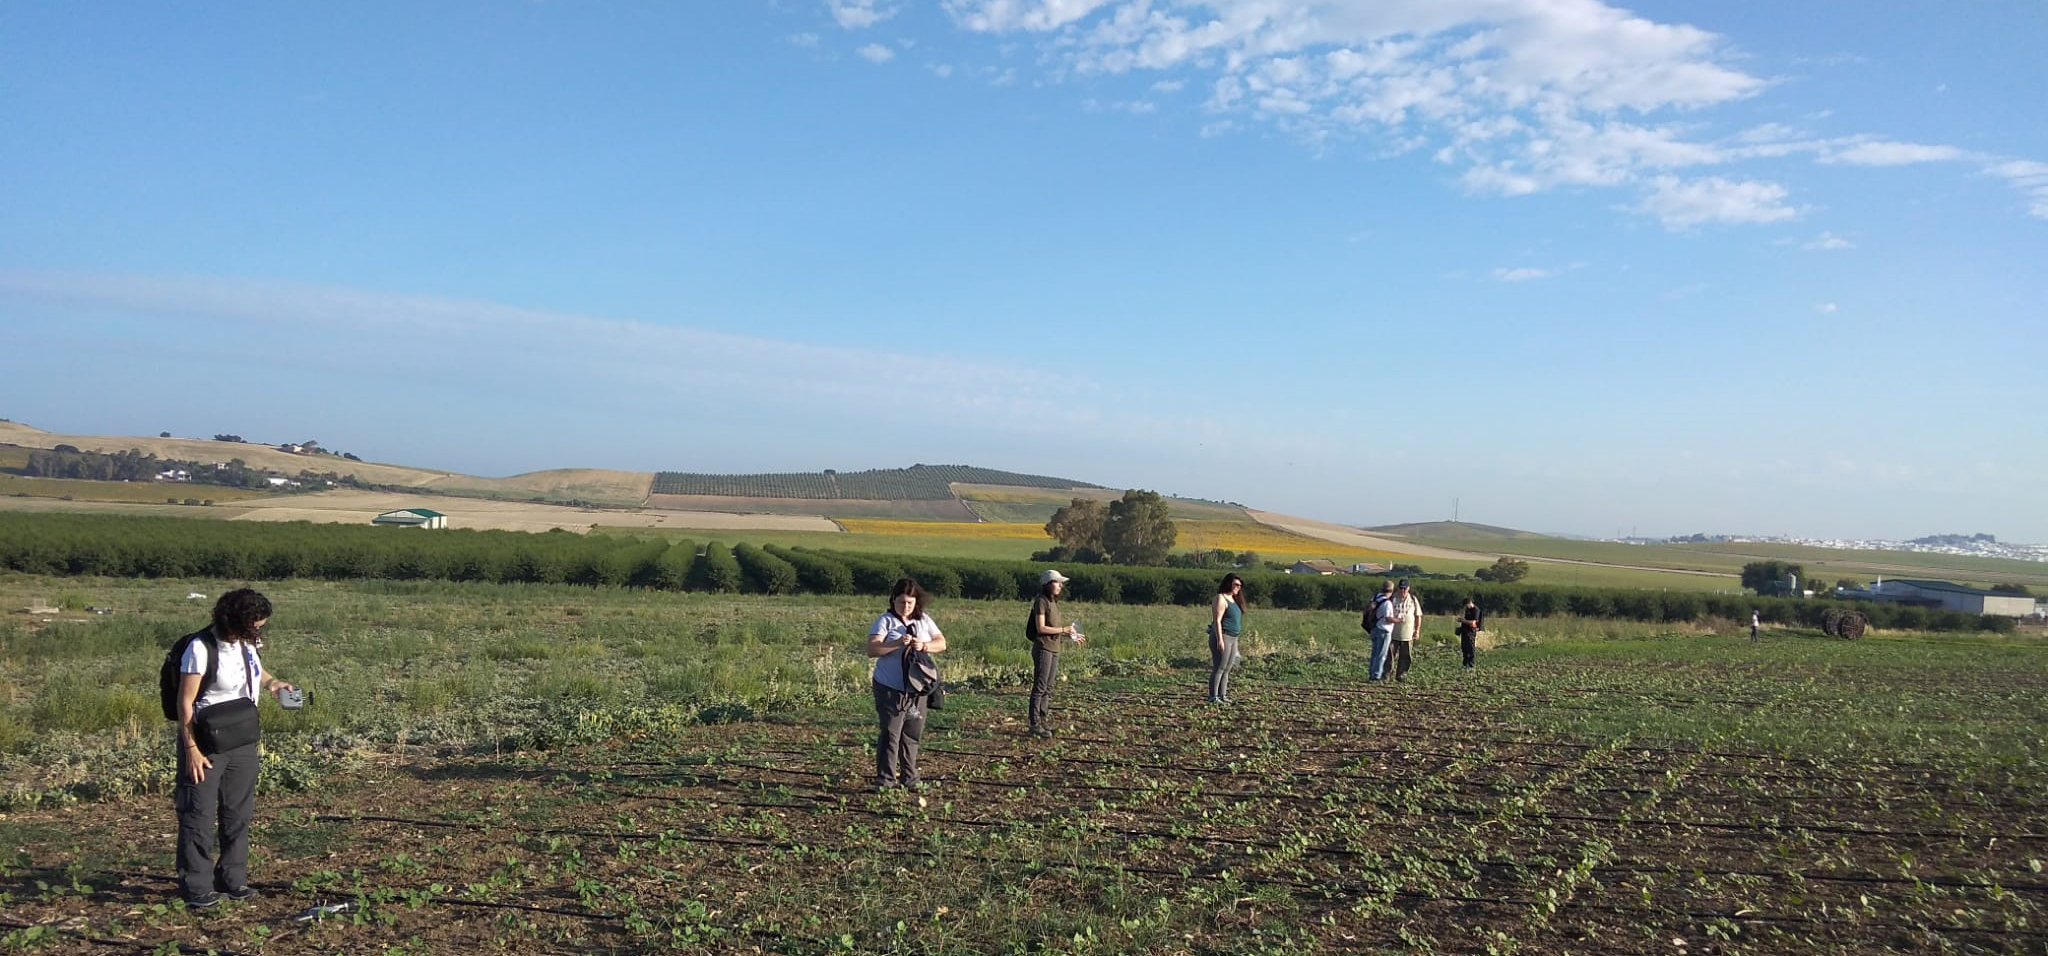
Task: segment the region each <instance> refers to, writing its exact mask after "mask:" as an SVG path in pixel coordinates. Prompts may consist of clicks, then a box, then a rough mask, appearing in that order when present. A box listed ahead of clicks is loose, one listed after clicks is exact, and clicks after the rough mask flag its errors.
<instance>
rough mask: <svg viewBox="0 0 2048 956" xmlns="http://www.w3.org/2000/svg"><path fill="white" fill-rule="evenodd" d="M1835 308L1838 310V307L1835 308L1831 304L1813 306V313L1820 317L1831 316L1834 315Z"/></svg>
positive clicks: (1824, 303) (1823, 303)
mask: <svg viewBox="0 0 2048 956" xmlns="http://www.w3.org/2000/svg"><path fill="white" fill-rule="evenodd" d="M1836 308H1838V306H1836V305H1835V304H1834V303H1833V302H1822V303H1820V304H1819V305H1816V306H1814V307H1813V311H1815V312H1818V313H1820V314H1822V315H1833V314H1834V313H1835V310H1836Z"/></svg>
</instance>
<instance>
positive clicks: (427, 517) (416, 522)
mask: <svg viewBox="0 0 2048 956" xmlns="http://www.w3.org/2000/svg"><path fill="white" fill-rule="evenodd" d="M370 523H371V524H388V525H393V526H396V527H400V528H446V527H448V516H447V515H444V514H442V513H440V512H438V511H433V510H431V509H427V508H405V509H402V510H399V511H386V512H384V513H383V514H381V515H378V516H377V517H375V518H371V519H370Z"/></svg>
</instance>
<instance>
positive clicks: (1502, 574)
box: [1472, 557, 1529, 584]
mask: <svg viewBox="0 0 2048 956" xmlns="http://www.w3.org/2000/svg"><path fill="white" fill-rule="evenodd" d="M1472 576H1473V577H1475V578H1478V579H1479V580H1481V581H1492V582H1494V583H1496V584H1513V583H1515V582H1516V581H1520V580H1521V579H1523V578H1526V577H1528V576H1529V562H1527V561H1518V560H1516V559H1514V558H1508V557H1503V558H1501V559H1500V560H1498V561H1495V562H1493V566H1492V567H1489V568H1480V569H1479V570H1477V571H1474V572H1472Z"/></svg>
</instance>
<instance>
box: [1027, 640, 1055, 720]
mask: <svg viewBox="0 0 2048 956" xmlns="http://www.w3.org/2000/svg"><path fill="white" fill-rule="evenodd" d="M1059 670H1060V655H1059V654H1058V653H1056V652H1054V651H1048V650H1046V649H1045V648H1043V647H1039V646H1038V645H1036V644H1033V645H1031V729H1032V730H1037V729H1039V728H1041V727H1046V726H1047V725H1046V722H1045V721H1046V712H1047V711H1048V710H1051V709H1052V683H1053V681H1055V680H1057V679H1058V678H1059Z"/></svg>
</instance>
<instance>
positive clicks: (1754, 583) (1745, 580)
mask: <svg viewBox="0 0 2048 956" xmlns="http://www.w3.org/2000/svg"><path fill="white" fill-rule="evenodd" d="M1788 574H1796V575H1799V577H1800V580H1802V581H1803V580H1805V579H1806V566H1805V565H1803V564H1792V563H1790V562H1787V561H1751V562H1749V563H1748V564H1745V565H1743V566H1742V586H1743V587H1746V588H1748V589H1750V590H1752V591H1756V592H1759V593H1761V592H1765V591H1775V590H1778V589H1779V588H1782V587H1784V584H1785V576H1786V575H1788Z"/></svg>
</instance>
